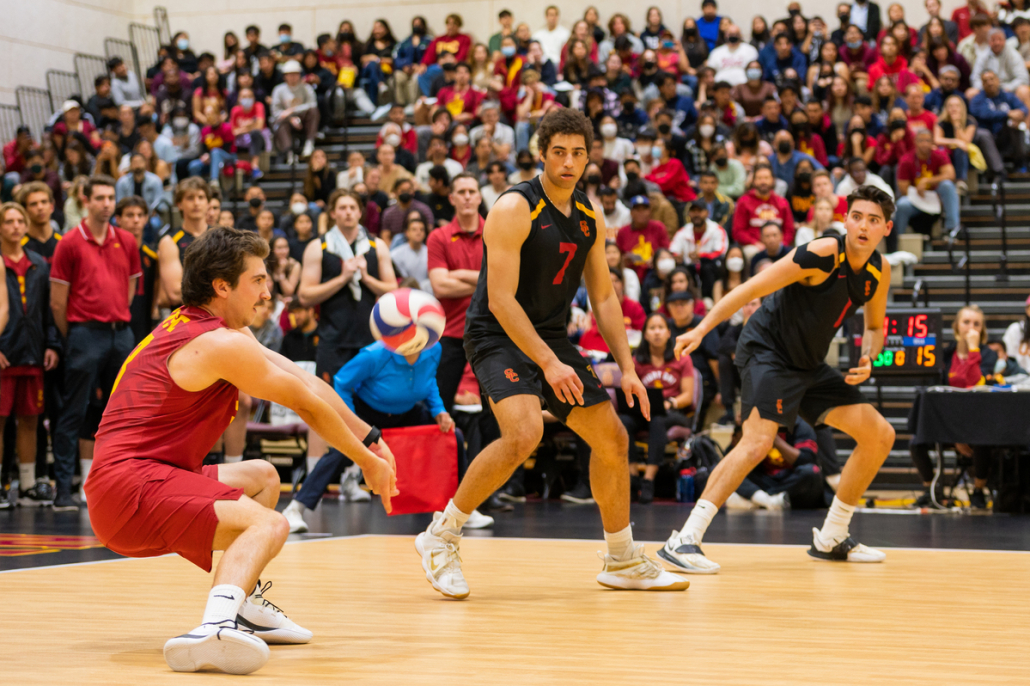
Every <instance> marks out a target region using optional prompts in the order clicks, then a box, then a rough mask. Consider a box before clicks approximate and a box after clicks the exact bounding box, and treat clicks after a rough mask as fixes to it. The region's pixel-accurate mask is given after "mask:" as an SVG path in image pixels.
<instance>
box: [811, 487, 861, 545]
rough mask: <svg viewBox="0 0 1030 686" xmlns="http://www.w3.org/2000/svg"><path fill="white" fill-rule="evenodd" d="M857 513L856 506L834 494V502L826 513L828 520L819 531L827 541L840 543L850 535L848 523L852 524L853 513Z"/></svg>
mask: <svg viewBox="0 0 1030 686" xmlns="http://www.w3.org/2000/svg"><path fill="white" fill-rule="evenodd" d="M853 514H855V506H854V505H848V504H847V503H845V502H844V501H842V500H841V499H840V498H838V497H837V496H833V504H832V505H830V511H829V512H827V513H826V521H824V522H823V528H822V530H821V531H820V532H819V533H820V534H821V535H822V539H823V540H824V541H826V542H831V541H832V542H833V544H834V545H836V544H837V543H840V542H841V541H843V540H844V539H845V538H847V536H848V525H850V524H851V515H853Z"/></svg>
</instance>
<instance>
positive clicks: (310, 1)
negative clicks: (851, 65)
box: [4, 0, 963, 52]
mask: <svg viewBox="0 0 1030 686" xmlns="http://www.w3.org/2000/svg"><path fill="white" fill-rule="evenodd" d="M4 1H9V0H4ZM551 4H556V5H558V6H559V7H561V9H562V23H563V24H564V25H565V26H566V27H569V26H571V25H572V23H573V22H574V21H575V20H576V19H579V18H580V17H581V16H582V15H583V10H584V9H585V8H586V7H587V6H589V5H594V6H595V7H597V8H598V10H599V12H600V14H601V19H602V21H603V22H607V21H608V18H609V17H610V16H611V15H612V14H614V13H615V12H620V11H621V12H623V13H625V14H627V16H629V18H630V21H631V22H632V23H633V28H634V30H637V31H639V30H640V29H641V28H642V27H643V23H644V14H645V11H646V8H647V7H648V6H650V5H651V4H654V5H656V6H657V7H659V8H660V9H661V10H662V12H663V14H664V16H665V23H666V25H667V26H669V27H673V28H674V32H675V33H676V34H677V35H679V28H680V24H681V22H682V21H683V18H685V17H686V16H687V15H693V16H697V15H698V14H700V6H701V3H700V0H684V1H683V2H680V1H678V0H645V2H641V3H640V4H639V5H636V4H630V5H626V3H625V0H594V1H593V2H591V1H590V0H561V1H559V0H450V1H449V2H439V1H436V0H347V1H346V2H341V1H340V0H298V2H297V3H296V4H284V3H283V2H282V0H176V1H175V2H174V3H167V6H168V7H169V16H170V22H171V28H172V31H173V32H174V31H178V30H186V31H189V32H190V37H191V41H192V43H193V45H194V46H195V47H199V48H202V49H206V50H211V51H212V52H214V50H215V49H220V46H221V45H222V36H223V34H224V33H225V31H227V30H233V31H235V32H236V33H237V35H239V36H240V38H241V39H242V38H243V35H242V34H243V29H244V27H246V26H247V25H248V24H257V25H258V26H260V27H261V33H262V42H263V43H264V44H265V45H268V44H269V41H273V40H275V36H276V33H277V31H276V30H277V27H278V25H279V24H280V23H282V22H288V23H290V24H292V25H293V30H294V36H295V38H296V39H297V40H300V41H301V42H303V43H304V44H305V45H311V44H313V43H314V39H315V36H317V35H318V34H320V33H327V32H331V33H335V31H336V28H337V26H338V24H339V23H340V21H342V20H343V19H350V20H352V21H353V22H354V24H355V27H356V29H357V32H358V35H359V36H360V37H362V38H365V37H367V35H368V32H369V30H370V29H371V27H372V22H373V21H374V20H375V19H377V18H380V17H385V18H386V19H387V20H388V21H389V22H390V25H391V26H392V28H393V30H394V34H395V35H396V36H397V37H398V39H403V38H405V37H406V36H407V35H408V33H409V27H410V19H411V17H412V16H413V15H415V14H421V15H423V16H425V17H426V19H427V20H428V21H429V26H430V28H431V29H433V30H435V31H436V32H440V31H442V30H443V28H444V17H446V16H447V15H448V14H449V13H451V12H457V13H458V14H460V15H461V16H462V18H463V19H464V22H465V31H466V32H468V33H471V34H472V35H473V37H475V38H476V39H477V40H481V41H483V42H486V39H487V38H489V36H490V34H492V33H494V32H496V31H497V13H498V12H499V11H500V10H502V9H505V8H507V9H510V10H511V11H512V12H513V13H514V14H515V21H516V23H518V22H522V21H525V22H526V23H528V24H529V25H530V27H531V28H532V29H533V30H534V31H535V30H536V29H538V28H540V27H541V26H543V24H544V19H543V17H544V8H546V7H547V6H548V5H551ZM836 4H837V3H836V2H834V0H802V2H801V6H802V11H803V12H804V14H805V15H806V16H812V15H815V14H819V15H820V16H822V17H823V18H824V19H827V21H828V22H830V24H831V26H832V28H836V26H837V23H838V22H837V20H836ZM901 4H902V6H904V7H905V10H906V11H905V14H906V17H908V18H909V20H910V23H912V24H914V25H915V26H920V25H922V24H923V23H925V21H926V19H927V15H926V10H925V9H924V7H923V0H902V2H901ZM961 4H963V3H961V2H958V1H957V0H944V7H945V10H944V13H945V15H947V16H950V13H951V9H952V8H953V7H957V6H959V5H961ZM153 5H154V3H153V2H152V1H151V2H145V1H141V0H137V3H136V12H137V13H139V14H146V13H149V12H150V11H152V8H153ZM887 5H888V3H886V2H881V4H880V7H881V14H882V15H883V17H884V19H886V12H887ZM786 6H787V2H786V1H785V0H773V2H771V3H769V2H766V3H756V2H754V0H719V9H720V12H721V13H722V14H725V15H727V16H730V17H732V18H734V19H735V20H736V21H738V22H742V23H743V24H744V25H745V36H747V35H749V34H750V22H751V17H752V16H754V14H755V13H756V12H755V8H756V7H758V8H759V11H760V13H762V14H763V15H764V16H765V18H766V19H768V20H769V21H772V20H774V19H778V18H780V17H782V16H784V15H786Z"/></svg>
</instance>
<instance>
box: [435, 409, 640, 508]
mask: <svg viewBox="0 0 1030 686" xmlns="http://www.w3.org/2000/svg"><path fill="white" fill-rule="evenodd" d="M490 407H491V408H492V409H493V412H494V416H495V417H497V424H498V425H499V426H500V429H501V437H500V438H499V439H497V440H496V441H494V442H493V443H491V444H490V445H488V446H486V448H484V449H483V450H482V452H480V453H479V455H477V456H476V459H474V460H473V461H472V464H470V465H469V468H468V471H466V472H465V478H464V479H462V481H461V484H460V485H459V486H458V492H457V493H455V494H454V505H455V507H457V508H458V509H459V510H461V511H462V512H465V513H470V512H472V510H474V509H476V508H477V507H479V506H480V504H482V502H483V501H485V500H486V499H487V498H489V497H490V495H491V494H492V493H493V492H494V491H496V490H497V489H498V488H500V487H501V486H503V485H504V483H505V482H506V481H507V480H508V479H509V477H511V475H512V474H513V473H514V472H515V469H516V468H518V466H519V465H520V464H522V463H523V462H525V461H526V458H528V457H529V456H530V454H532V452H533V451H534V450H536V447H537V446H538V445H539V444H540V439H542V438H543V435H544V420H543V415H542V413H541V411H540V399H539V398H537V397H536V396H535V395H516V396H512V397H510V398H505V399H504V400H502V401H501V402H499V403H494V402H493V401H492V400H491V401H490ZM623 469H625V467H623ZM627 490H628V489H627ZM595 497H596V496H595Z"/></svg>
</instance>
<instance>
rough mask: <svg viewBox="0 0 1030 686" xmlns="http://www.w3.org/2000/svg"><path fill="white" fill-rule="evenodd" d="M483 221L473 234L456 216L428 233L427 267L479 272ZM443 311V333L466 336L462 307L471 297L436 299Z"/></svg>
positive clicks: (470, 300)
mask: <svg viewBox="0 0 1030 686" xmlns="http://www.w3.org/2000/svg"><path fill="white" fill-rule="evenodd" d="M485 223H486V221H485V220H484V219H483V218H482V217H480V218H479V228H477V229H476V230H475V231H473V232H472V233H468V232H467V231H464V230H463V229H462V228H461V226H460V225H459V224H458V219H457V217H455V218H454V219H453V220H452V221H451V223H450V224H446V225H444V226H441V227H440V228H439V229H435V230H433V232H432V233H430V234H429V240H428V241H427V242H426V248H427V249H428V251H429V257H428V268H429V271H430V272H432V271H433V270H434V269H447V270H449V271H453V270H455V269H471V270H473V271H479V270H480V269H482V268H483V225H484V224H485ZM439 300H440V304H441V305H443V312H444V314H445V315H446V316H447V326H446V328H444V331H443V335H444V336H448V337H450V338H463V337H464V336H465V310H467V309H468V308H469V305H470V304H471V303H472V296H471V295H466V296H464V297H462V298H439Z"/></svg>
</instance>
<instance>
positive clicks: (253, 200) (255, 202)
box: [250, 198, 265, 210]
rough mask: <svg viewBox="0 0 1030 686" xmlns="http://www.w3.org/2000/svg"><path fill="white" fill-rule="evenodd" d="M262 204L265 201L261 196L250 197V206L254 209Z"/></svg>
mask: <svg viewBox="0 0 1030 686" xmlns="http://www.w3.org/2000/svg"><path fill="white" fill-rule="evenodd" d="M264 204H265V201H264V200H262V199H261V198H251V199H250V206H251V207H253V208H254V209H255V210H256V209H257V208H259V207H261V206H262V205H264Z"/></svg>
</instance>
